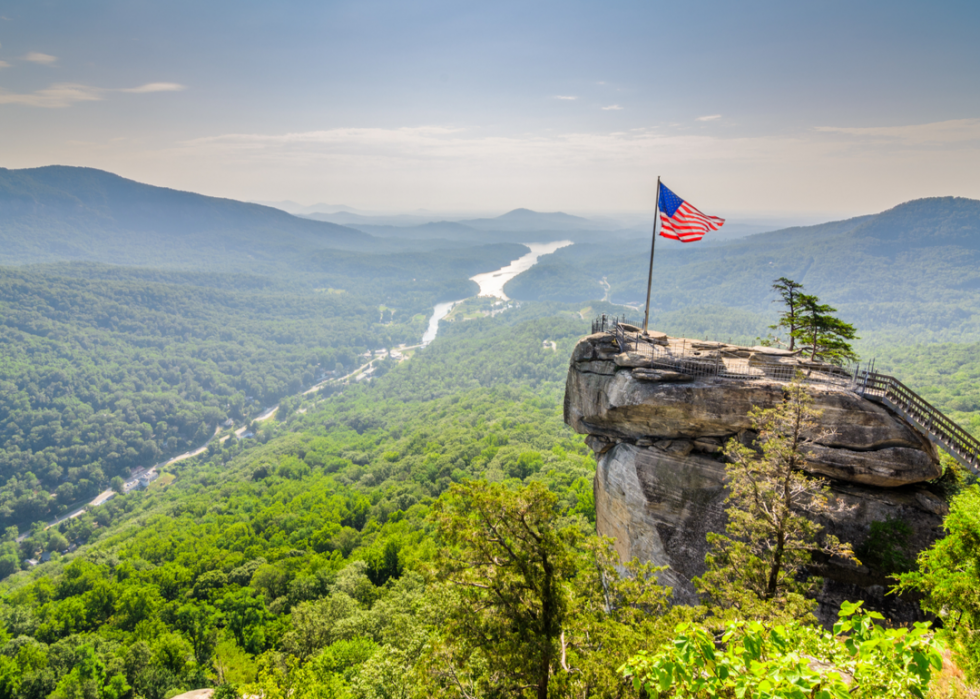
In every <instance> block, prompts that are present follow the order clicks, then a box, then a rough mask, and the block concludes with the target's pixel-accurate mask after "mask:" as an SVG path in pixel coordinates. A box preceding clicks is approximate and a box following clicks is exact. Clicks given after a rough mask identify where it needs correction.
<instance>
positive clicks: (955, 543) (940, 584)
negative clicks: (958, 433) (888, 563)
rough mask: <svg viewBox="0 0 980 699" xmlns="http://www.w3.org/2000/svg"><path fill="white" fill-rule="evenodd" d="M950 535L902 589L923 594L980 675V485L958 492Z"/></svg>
mask: <svg viewBox="0 0 980 699" xmlns="http://www.w3.org/2000/svg"><path fill="white" fill-rule="evenodd" d="M943 527H944V529H945V530H946V536H945V537H944V538H943V539H940V540H939V541H937V542H936V543H935V544H934V545H933V546H932V548H930V549H927V550H926V551H923V552H922V553H921V554H919V561H918V570H914V571H911V572H908V573H905V574H903V575H900V576H898V577H899V580H900V584H899V586H898V589H900V590H903V591H915V592H919V593H921V594H924V595H925V599H924V600H923V602H922V606H923V608H924V609H925V610H927V611H929V612H931V613H933V614H935V615H936V616H937V617H939V618H940V619H941V620H942V622H943V631H942V633H943V635H944V636H945V637H946V638H947V639H948V640H949V642H950V645H951V646H952V648H953V651H954V653H955V655H956V657H957V660H958V662H959V663H960V665H961V666H962V667H964V668H965V669H966V670H967V671H968V672H969V674H970V675H971V676H973V677H977V676H980V486H977V485H972V486H969V487H967V488H965V489H963V491H962V492H961V493H960V494H959V495H957V496H956V497H955V498H954V499H953V502H952V504H951V506H950V513H949V515H947V517H946V519H945V521H944V522H943Z"/></svg>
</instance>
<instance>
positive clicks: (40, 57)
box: [20, 51, 58, 66]
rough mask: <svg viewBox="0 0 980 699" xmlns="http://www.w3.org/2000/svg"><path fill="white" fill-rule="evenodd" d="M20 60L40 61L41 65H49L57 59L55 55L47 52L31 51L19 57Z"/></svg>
mask: <svg viewBox="0 0 980 699" xmlns="http://www.w3.org/2000/svg"><path fill="white" fill-rule="evenodd" d="M20 58H21V60H22V61H30V62H31V63H40V64H41V65H45V66H49V65H51V64H52V63H55V62H56V61H57V60H58V57H57V56H52V55H51V54H48V53H40V52H38V51H31V52H30V53H26V54H24V55H23V56H21V57H20Z"/></svg>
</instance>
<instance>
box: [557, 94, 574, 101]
mask: <svg viewBox="0 0 980 699" xmlns="http://www.w3.org/2000/svg"><path fill="white" fill-rule="evenodd" d="M554 98H555V99H556V100H577V99H578V97H575V96H574V95H555V96H554Z"/></svg>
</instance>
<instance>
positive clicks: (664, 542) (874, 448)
mask: <svg viewBox="0 0 980 699" xmlns="http://www.w3.org/2000/svg"><path fill="white" fill-rule="evenodd" d="M682 342H683V343H684V344H683V346H682V345H681V343H682ZM658 347H659V348H663V349H662V350H658ZM682 347H683V352H682V351H681V350H682ZM657 351H660V352H661V353H663V352H664V351H670V352H671V353H673V354H675V355H676V354H684V355H685V356H687V357H692V356H693V357H696V359H697V360H698V361H699V362H713V363H714V364H715V368H716V371H715V373H714V374H712V373H710V372H709V373H708V374H707V375H705V376H702V377H694V376H691V375H690V373H684V372H675V371H669V370H663V369H658V368H652V367H651V363H650V360H651V359H652V357H653V353H654V352H657ZM732 362H734V363H737V364H738V366H739V368H740V373H743V374H744V373H749V374H752V373H754V374H755V377H753V378H748V377H744V378H731V377H730V376H729V377H726V378H722V377H721V376H719V375H717V367H718V366H719V365H722V364H725V363H728V364H729V365H731V363H732ZM801 364H804V365H805V362H801V360H800V359H799V358H798V357H796V356H795V355H792V354H790V353H788V352H783V351H780V350H772V349H770V348H761V347H760V348H744V347H736V346H731V345H722V344H720V343H700V342H695V341H690V340H681V339H675V338H668V337H666V336H663V335H655V336H654V337H652V338H651V341H649V342H640V343H639V345H638V346H637V347H633V346H631V347H630V351H629V352H622V351H621V348H620V347H619V346H618V343H617V342H616V341H615V339H614V336H613V335H611V334H608V333H598V334H595V335H591V336H589V337H587V338H585V339H583V340H581V341H580V342H579V343H578V345H577V346H576V348H575V350H574V352H573V355H572V359H571V363H570V366H569V370H568V380H567V383H566V389H565V421H566V422H567V423H568V424H569V425H570V426H572V427H573V428H574V429H575V430H576V431H578V432H580V433H583V434H587V435H589V436H588V438H587V440H586V441H587V442H588V444H589V446H590V447H591V448H592V449H593V451H595V454H596V458H597V462H598V463H597V471H596V479H595V496H596V517H597V528H598V530H599V533H600V534H603V535H606V536H612V537H614V538H615V539H616V542H617V544H616V545H617V550H618V552H619V554H620V556H621V557H622V558H624V559H628V558H632V557H633V556H637V557H639V558H640V559H642V560H646V561H652V562H654V563H656V564H658V565H668V566H670V569H669V571H667V573H666V574H665V579H664V582H665V583H666V584H669V585H670V586H671V587H673V588H674V596H675V599H676V600H677V601H678V602H681V603H692V602H694V601H696V595H695V591H694V587H693V585H692V584H691V582H690V580H691V578H693V577H696V576H698V575H700V574H701V573H703V572H704V556H705V553H706V550H707V545H706V542H705V534H706V533H707V532H709V531H722V530H724V526H725V514H724V508H725V505H724V499H725V497H726V494H727V493H726V490H725V483H724V475H725V467H724V461H723V458H722V456H721V450H722V445H723V444H724V443H725V442H726V441H727V440H728V439H731V438H733V437H736V438H739V439H741V440H742V441H743V442H745V443H749V442H751V440H752V438H753V437H754V434H753V433H752V432H751V430H750V428H751V425H750V422H749V417H748V413H749V410H750V409H751V408H752V407H753V406H760V407H763V408H766V407H772V406H774V405H776V403H777V401H780V400H781V398H782V387H783V386H784V385H785V383H784V382H782V381H778V380H774V378H773V377H781V378H789V377H790V376H792V373H793V371H792V370H793V369H795V367H796V366H799V365H801ZM818 368H819V367H818ZM787 369H789V370H787ZM729 373H730V374H731V373H732V372H729ZM810 391H811V394H812V395H813V397H814V401H815V407H817V408H818V409H820V410H821V411H822V415H821V428H823V429H822V431H825V432H827V434H828V436H826V437H824V438H823V439H821V440H819V443H818V444H817V445H816V447H815V448H814V450H813V453H812V454H811V459H810V461H809V462H808V470H809V471H811V472H813V473H814V474H818V475H822V476H825V477H827V478H828V479H830V484H831V489H832V491H833V493H834V497H836V498H838V499H840V500H842V501H844V502H845V503H846V504H848V505H850V506H852V507H850V508H849V509H848V513H847V514H846V515H841V516H837V517H836V518H828V519H827V520H826V521H822V522H821V524H823V525H824V527H825V531H826V532H827V533H831V534H835V535H836V536H838V537H839V538H840V539H841V540H842V541H846V542H850V543H851V544H852V545H854V546H855V547H857V546H859V545H860V544H861V543H862V542H863V541H864V540H865V539H866V538H867V536H868V533H869V528H870V525H871V523H872V522H874V521H885V520H887V519H889V518H900V519H902V520H904V521H905V522H907V523H908V524H910V525H911V527H912V530H913V535H912V538H911V541H910V542H909V549H910V550H909V552H908V553H909V554H910V555H912V556H914V555H915V554H916V553H917V552H918V551H919V550H921V549H923V548H925V547H927V546H929V545H930V544H931V543H932V542H933V541H935V539H936V538H937V537H938V536H939V535H940V533H941V525H942V516H943V514H944V513H945V507H946V505H945V502H944V501H943V500H942V499H941V498H939V497H937V496H936V495H934V494H932V493H931V492H930V491H929V490H927V489H926V488H925V487H924V486H922V485H917V484H920V483H922V482H923V481H926V480H929V479H933V478H937V477H938V476H939V475H941V468H940V466H939V460H938V457H937V454H936V451H935V448H934V447H933V446H932V444H930V443H929V441H928V440H926V439H925V438H923V437H922V436H920V435H919V433H918V432H917V431H916V430H915V429H914V428H913V427H912V425H910V424H909V423H907V422H906V421H905V420H904V419H903V418H902V417H900V416H898V415H896V414H894V413H892V412H890V411H889V410H887V409H886V408H884V407H883V406H881V405H878V404H876V403H872V402H870V401H867V400H865V399H864V398H862V397H861V396H860V395H858V394H857V393H855V392H853V391H851V390H849V389H848V388H847V387H845V386H838V385H830V384H828V385H821V384H811V386H810ZM817 568H818V572H819V573H820V574H821V575H822V576H824V577H825V578H826V580H827V583H826V584H825V586H824V590H823V592H822V593H821V598H820V599H821V604H822V612H823V613H822V614H821V615H820V616H821V617H825V618H831V617H832V616H833V615H835V614H836V608H835V606H836V605H835V601H837V602H838V603H839V599H838V598H841V599H842V598H844V596H848V597H850V598H854V597H855V594H856V591H855V589H854V587H855V586H856V587H857V588H860V590H859V591H858V593H859V594H860V596H861V597H863V598H865V599H867V600H868V601H869V604H874V602H875V601H876V600H877V602H878V604H876V605H874V606H878V607H883V608H886V609H885V611H887V612H889V613H891V615H892V616H893V617H908V616H909V615H912V614H914V609H913V608H912V606H909V605H905V606H904V607H903V605H902V603H901V602H899V601H896V600H894V598H891V597H889V598H887V600H885V599H883V598H881V597H882V593H883V591H884V588H883V587H882V586H883V585H884V583H885V576H884V575H883V574H882V573H881V572H880V571H876V570H874V569H872V568H869V567H867V566H856V565H851V564H847V563H844V564H841V563H836V562H826V561H825V562H822V563H820V564H818V566H817ZM879 598H881V599H879ZM887 607H890V608H887Z"/></svg>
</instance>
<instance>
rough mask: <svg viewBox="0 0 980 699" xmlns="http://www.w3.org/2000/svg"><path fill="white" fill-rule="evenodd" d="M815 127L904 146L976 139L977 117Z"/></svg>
mask: <svg viewBox="0 0 980 699" xmlns="http://www.w3.org/2000/svg"><path fill="white" fill-rule="evenodd" d="M816 130H817V131H819V132H821V133H828V134H842V135H845V136H853V137H857V138H859V139H861V140H864V141H867V142H870V143H874V142H882V141H888V142H897V143H903V144H906V145H926V144H933V145H938V144H953V143H962V142H964V141H976V140H980V119H954V120H951V121H936V122H933V123H931V124H914V125H910V126H870V127H864V126H862V127H839V126H818V127H816Z"/></svg>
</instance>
